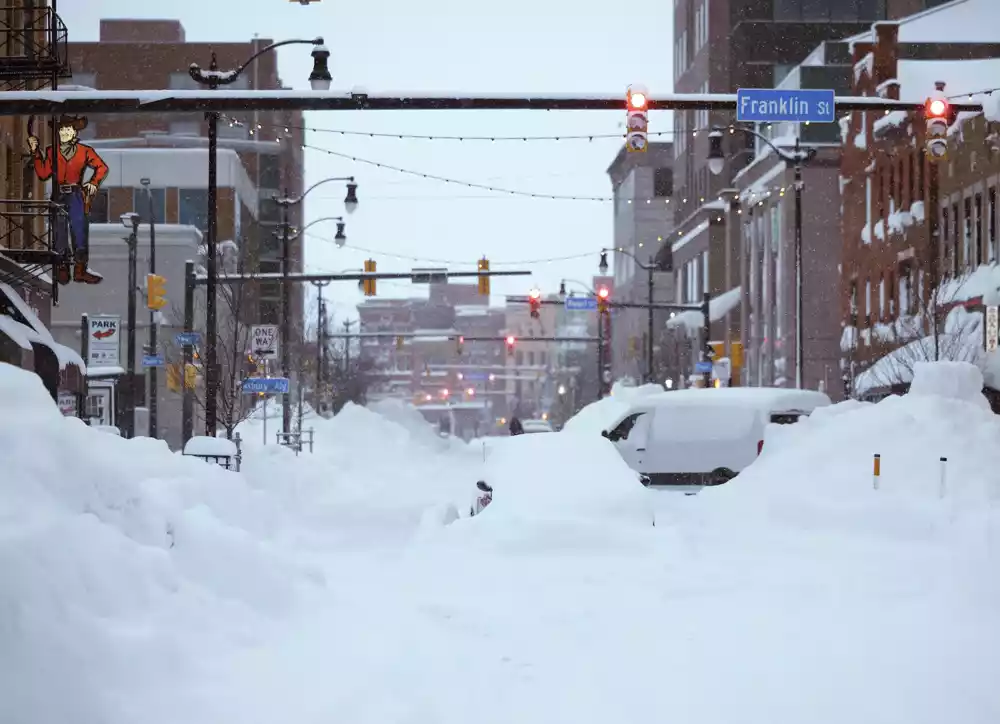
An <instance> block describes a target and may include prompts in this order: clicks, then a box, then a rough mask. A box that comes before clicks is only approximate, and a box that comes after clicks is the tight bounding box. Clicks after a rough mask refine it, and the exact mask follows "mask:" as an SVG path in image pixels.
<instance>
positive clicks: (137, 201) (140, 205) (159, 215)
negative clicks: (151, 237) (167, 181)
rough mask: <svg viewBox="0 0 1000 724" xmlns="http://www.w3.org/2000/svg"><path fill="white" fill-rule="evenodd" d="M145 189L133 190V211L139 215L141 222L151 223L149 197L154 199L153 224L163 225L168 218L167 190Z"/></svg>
mask: <svg viewBox="0 0 1000 724" xmlns="http://www.w3.org/2000/svg"><path fill="white" fill-rule="evenodd" d="M148 193H149V196H147V195H146V194H147V190H146V189H145V188H137V189H132V211H134V212H135V213H137V214H139V220H140V222H141V223H143V224H148V223H149V206H150V204H149V197H150V196H152V198H153V204H152V205H153V222H154V223H159V224H162V223H164V221H165V220H166V218H167V190H166V189H154V188H151V189H149V190H148Z"/></svg>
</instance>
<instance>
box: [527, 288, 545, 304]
mask: <svg viewBox="0 0 1000 724" xmlns="http://www.w3.org/2000/svg"><path fill="white" fill-rule="evenodd" d="M528 296H529V297H531V299H532V301H536V302H537V301H538V300H539V299H541V298H542V293H541V292H540V291H538V290H537V289H532V290H531V291H530V292H528Z"/></svg>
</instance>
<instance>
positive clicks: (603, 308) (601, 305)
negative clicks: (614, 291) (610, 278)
mask: <svg viewBox="0 0 1000 724" xmlns="http://www.w3.org/2000/svg"><path fill="white" fill-rule="evenodd" d="M610 296H611V292H609V291H608V288H607V287H601V288H600V289H598V290H597V311H598V312H600V313H601V314H604V313H605V312H607V311H608V297H610Z"/></svg>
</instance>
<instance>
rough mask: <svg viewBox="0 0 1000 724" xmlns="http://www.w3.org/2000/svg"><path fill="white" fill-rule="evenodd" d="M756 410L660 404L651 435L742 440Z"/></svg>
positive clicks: (669, 438)
mask: <svg viewBox="0 0 1000 724" xmlns="http://www.w3.org/2000/svg"><path fill="white" fill-rule="evenodd" d="M756 422H757V411H756V410H754V409H752V408H748V407H736V406H733V407H729V406H726V405H704V406H701V405H679V406H676V407H673V406H663V407H661V408H659V409H658V410H657V411H656V417H655V419H654V420H653V425H654V428H655V431H654V438H655V439H657V440H672V441H675V442H677V441H699V442H700V441H708V440H713V441H715V440H743V439H745V438H746V437H747V436H750V435H752V434H753V430H754V425H755V424H756Z"/></svg>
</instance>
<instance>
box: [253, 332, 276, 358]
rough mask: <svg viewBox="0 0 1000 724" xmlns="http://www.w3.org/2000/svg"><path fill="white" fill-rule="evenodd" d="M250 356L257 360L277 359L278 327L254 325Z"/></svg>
mask: <svg viewBox="0 0 1000 724" xmlns="http://www.w3.org/2000/svg"><path fill="white" fill-rule="evenodd" d="M252 333H253V339H252V340H251V342H250V354H252V355H253V356H254V357H255V358H257V359H278V325H276V324H255V325H254V326H253V328H252Z"/></svg>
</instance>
